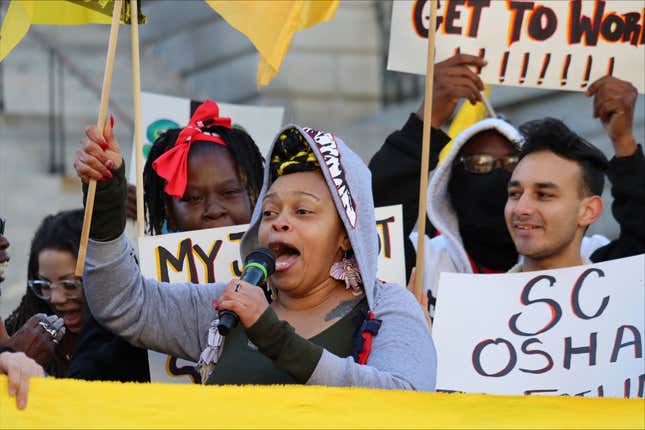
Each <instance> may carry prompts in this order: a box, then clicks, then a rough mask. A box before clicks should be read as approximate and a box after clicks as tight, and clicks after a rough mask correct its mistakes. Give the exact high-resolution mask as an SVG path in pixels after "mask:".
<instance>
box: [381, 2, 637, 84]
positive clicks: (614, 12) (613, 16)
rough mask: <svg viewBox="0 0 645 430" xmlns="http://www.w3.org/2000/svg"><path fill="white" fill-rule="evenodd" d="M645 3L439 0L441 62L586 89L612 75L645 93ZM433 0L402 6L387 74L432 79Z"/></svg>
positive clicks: (489, 77)
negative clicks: (459, 58) (464, 59)
mask: <svg viewBox="0 0 645 430" xmlns="http://www.w3.org/2000/svg"><path fill="white" fill-rule="evenodd" d="M644 15H645V0H610V1H590V0H569V1H566V0H535V1H527V0H519V1H518V0H508V1H503V0H438V4H437V33H436V34H437V36H436V44H435V46H436V54H435V55H436V62H440V61H443V60H445V59H447V58H449V57H451V56H453V55H454V54H455V53H456V51H457V50H458V51H459V52H461V53H465V54H471V55H477V56H480V57H483V58H485V59H486V60H487V61H488V65H487V66H485V67H484V68H482V69H481V71H477V72H478V73H479V72H480V73H481V75H480V76H481V78H482V80H483V81H484V82H486V83H489V84H498V85H512V86H520V87H535V88H551V89H558V90H571V91H584V90H586V88H587V86H588V85H589V84H590V83H592V82H593V81H595V80H596V79H598V78H600V77H601V76H604V75H606V74H612V75H613V76H616V77H618V78H621V79H624V80H627V81H630V82H631V83H632V84H634V86H636V88H638V92H640V93H643V92H645V66H644V65H645V16H644ZM429 20H430V3H429V1H428V0H409V1H408V0H406V1H395V2H394V3H393V9H392V25H391V30H390V48H389V56H388V69H390V70H397V71H401V72H409V73H417V74H425V73H426V61H427V57H428V56H427V40H428V39H427V37H428V27H429Z"/></svg>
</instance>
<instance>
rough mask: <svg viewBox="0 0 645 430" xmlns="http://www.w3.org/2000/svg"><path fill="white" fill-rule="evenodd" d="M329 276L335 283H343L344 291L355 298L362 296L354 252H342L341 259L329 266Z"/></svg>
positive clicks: (359, 273)
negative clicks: (349, 292)
mask: <svg viewBox="0 0 645 430" xmlns="http://www.w3.org/2000/svg"><path fill="white" fill-rule="evenodd" d="M329 276H331V277H332V278H334V279H336V280H337V281H344V282H345V289H346V290H351V291H352V294H354V295H355V296H360V295H361V294H363V279H362V278H361V272H360V271H359V269H358V262H357V261H356V257H354V251H352V250H351V249H350V250H347V251H344V252H343V258H342V259H341V260H340V261H337V262H335V263H334V264H332V265H331V269H330V270H329Z"/></svg>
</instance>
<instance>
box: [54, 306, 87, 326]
mask: <svg viewBox="0 0 645 430" xmlns="http://www.w3.org/2000/svg"><path fill="white" fill-rule="evenodd" d="M58 314H59V316H60V317H61V318H62V319H63V322H64V323H65V325H66V326H67V327H70V328H71V327H75V326H78V325H79V324H80V323H81V317H82V314H81V311H80V310H72V311H65V312H60V311H59V312H58Z"/></svg>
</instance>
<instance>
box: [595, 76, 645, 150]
mask: <svg viewBox="0 0 645 430" xmlns="http://www.w3.org/2000/svg"><path fill="white" fill-rule="evenodd" d="M585 95H586V96H587V97H591V96H593V97H594V101H593V117H594V118H599V119H600V121H601V122H602V125H603V126H604V127H605V130H607V134H608V135H609V138H610V139H611V142H612V144H613V145H614V149H615V150H616V155H617V156H618V157H625V156H630V155H632V154H633V153H634V151H636V140H635V139H634V134H633V127H632V125H633V121H634V109H635V106H636V97H637V96H638V92H637V91H636V87H634V86H633V85H632V84H631V83H630V82H627V81H623V80H621V79H618V78H616V77H613V76H604V77H602V78H600V79H598V80H597V81H595V82H594V83H593V84H591V85H590V86H589V88H588V89H587V91H586V92H585Z"/></svg>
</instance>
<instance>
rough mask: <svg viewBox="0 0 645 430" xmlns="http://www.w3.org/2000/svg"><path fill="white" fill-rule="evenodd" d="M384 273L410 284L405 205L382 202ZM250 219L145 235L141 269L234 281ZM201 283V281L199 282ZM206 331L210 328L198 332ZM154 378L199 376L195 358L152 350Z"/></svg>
mask: <svg viewBox="0 0 645 430" xmlns="http://www.w3.org/2000/svg"><path fill="white" fill-rule="evenodd" d="M375 215H376V227H377V231H378V235H379V244H380V252H379V256H378V273H377V276H378V278H379V279H382V280H384V281H388V282H393V283H398V284H399V285H405V250H404V246H403V216H402V208H401V206H400V205H397V206H385V207H381V208H377V209H376V211H375ZM247 228H248V225H246V224H245V225H236V226H232V227H221V228H212V229H206V230H196V231H188V232H183V233H172V234H165V235H161V236H147V237H142V238H139V262H140V267H141V273H142V274H143V276H145V277H148V278H155V279H157V280H159V281H166V282H194V283H198V284H199V283H208V282H228V281H229V280H230V279H231V278H232V277H234V276H239V275H240V274H241V270H242V267H243V262H242V260H241V259H240V254H239V246H240V239H241V238H242V235H243V234H244V232H245V231H246V229H247ZM196 288H199V287H196ZM195 335H196V336H198V335H202V336H206V333H195ZM148 359H149V362H150V378H151V380H152V381H156V382H175V383H190V382H193V379H192V378H193V377H191V375H197V373H196V372H195V371H194V369H193V367H194V365H195V363H191V362H189V361H186V360H182V359H176V358H172V357H169V356H167V355H165V354H160V353H157V352H153V351H149V352H148Z"/></svg>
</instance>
